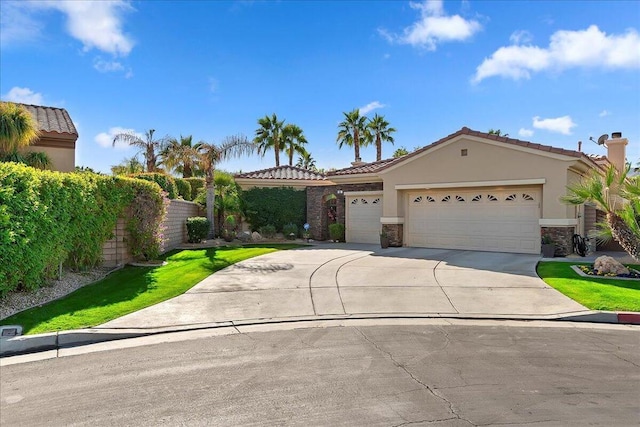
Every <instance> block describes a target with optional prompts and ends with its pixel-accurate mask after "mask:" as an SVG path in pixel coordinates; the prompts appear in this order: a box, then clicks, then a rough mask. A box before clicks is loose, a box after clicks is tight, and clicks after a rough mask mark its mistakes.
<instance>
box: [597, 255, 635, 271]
mask: <svg viewBox="0 0 640 427" xmlns="http://www.w3.org/2000/svg"><path fill="white" fill-rule="evenodd" d="M593 268H594V269H595V270H598V273H599V274H609V273H612V274H615V275H616V276H617V275H620V274H629V269H627V268H626V267H625V266H624V265H622V264H621V263H620V262H618V261H616V260H615V259H614V258H612V257H610V256H606V255H603V256H601V257H598V258H596V260H595V262H594V263H593Z"/></svg>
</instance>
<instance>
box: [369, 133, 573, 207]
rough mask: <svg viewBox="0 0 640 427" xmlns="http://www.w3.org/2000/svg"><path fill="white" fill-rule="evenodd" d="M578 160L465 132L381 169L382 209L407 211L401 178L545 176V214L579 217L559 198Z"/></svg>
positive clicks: (460, 179) (467, 179) (477, 179)
mask: <svg viewBox="0 0 640 427" xmlns="http://www.w3.org/2000/svg"><path fill="white" fill-rule="evenodd" d="M497 144H500V145H497ZM512 147H513V148H512ZM462 149H466V150H467V155H466V156H462V155H461V150H462ZM577 162H579V160H578V159H576V158H574V157H569V156H563V155H558V154H551V153H546V152H543V151H540V150H536V149H526V148H524V149H523V148H520V147H517V146H506V144H504V143H495V142H485V140H482V139H480V138H475V137H470V136H467V135H465V136H462V137H459V138H456V139H453V140H451V141H448V142H447V143H444V144H442V145H441V146H437V147H434V148H433V149H431V150H428V151H426V152H425V153H422V154H421V155H418V156H416V157H415V158H414V159H412V160H410V161H408V162H407V163H404V164H401V165H400V166H396V167H395V168H391V169H390V170H388V171H383V172H382V173H381V174H380V175H381V177H382V178H383V180H384V207H383V215H384V217H404V215H405V212H404V209H405V205H406V203H405V200H404V194H405V193H406V191H396V189H395V186H396V185H398V184H434V183H465V182H467V183H469V182H482V181H505V180H508V181H513V180H530V179H544V180H545V183H544V184H543V185H542V205H541V207H540V208H541V213H542V218H543V219H569V218H575V209H574V208H573V207H567V206H566V205H564V204H562V203H561V202H560V201H559V198H560V197H561V196H562V195H564V194H565V193H566V185H567V180H568V172H567V170H568V168H569V167H570V166H571V165H573V164H575V163H577Z"/></svg>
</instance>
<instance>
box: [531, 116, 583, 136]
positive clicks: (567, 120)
mask: <svg viewBox="0 0 640 427" xmlns="http://www.w3.org/2000/svg"><path fill="white" fill-rule="evenodd" d="M576 126H577V125H576V124H575V123H574V122H573V120H572V119H571V116H562V117H557V118H555V119H540V117H538V116H536V117H534V118H533V127H534V128H536V129H544V130H548V131H549V132H556V133H561V134H563V135H571V128H574V127H576Z"/></svg>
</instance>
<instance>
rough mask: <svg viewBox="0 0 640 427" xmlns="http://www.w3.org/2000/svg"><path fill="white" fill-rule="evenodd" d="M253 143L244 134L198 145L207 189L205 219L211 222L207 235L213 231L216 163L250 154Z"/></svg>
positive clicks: (210, 234)
mask: <svg viewBox="0 0 640 427" xmlns="http://www.w3.org/2000/svg"><path fill="white" fill-rule="evenodd" d="M254 149H255V145H254V144H253V143H252V142H250V141H249V140H248V139H247V138H246V137H245V136H244V135H236V136H231V137H227V138H225V140H224V141H223V142H222V144H219V145H218V144H210V143H206V142H203V143H201V145H200V149H199V152H200V165H201V167H202V170H203V171H204V175H205V185H206V191H207V199H206V200H207V201H206V204H207V219H208V220H209V222H210V224H211V229H210V230H209V237H212V236H213V233H214V231H215V230H214V226H213V223H214V213H213V207H214V202H215V181H214V179H215V175H214V172H215V168H216V165H217V164H218V163H220V162H221V161H223V160H226V159H229V158H232V157H240V156H243V155H246V154H252V153H253V150H254Z"/></svg>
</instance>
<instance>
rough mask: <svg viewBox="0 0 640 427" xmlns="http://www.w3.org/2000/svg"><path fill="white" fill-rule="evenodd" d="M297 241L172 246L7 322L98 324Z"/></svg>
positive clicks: (61, 326)
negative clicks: (159, 256) (153, 261)
mask: <svg viewBox="0 0 640 427" xmlns="http://www.w3.org/2000/svg"><path fill="white" fill-rule="evenodd" d="M298 247H301V246H300V245H295V244H274V245H246V246H242V247H227V248H211V249H200V250H183V251H179V252H176V251H174V252H170V253H169V254H167V255H166V256H165V260H166V261H167V265H164V266H161V267H131V266H127V267H125V268H123V269H122V270H118V271H116V272H114V273H112V274H110V275H109V276H107V277H106V278H104V279H103V280H101V281H99V282H96V283H93V284H91V285H87V286H85V287H83V288H80V289H78V290H77V291H75V292H73V293H71V294H69V295H67V296H65V297H64V298H61V299H59V300H56V301H52V302H50V303H48V304H45V305H43V306H40V307H34V308H31V309H29V310H25V311H22V312H20V313H16V314H14V315H13V316H10V317H8V318H6V319H4V320H2V322H1V323H2V324H3V325H15V324H18V325H22V326H23V333H24V334H39V333H44V332H54V331H64V330H70V329H78V328H87V327H92V326H97V325H100V324H102V323H105V322H108V321H109V320H113V319H116V318H118V317H121V316H124V315H125V314H129V313H133V312H134V311H138V310H140V309H143V308H145V307H149V306H151V305H154V304H157V303H159V302H162V301H166V300H168V299H170V298H173V297H176V296H178V295H181V294H183V293H184V292H186V291H187V290H189V289H191V288H192V287H193V286H194V285H195V284H197V283H198V282H200V281H201V280H202V279H204V278H205V277H207V276H209V275H210V274H212V273H214V272H216V271H218V270H221V269H223V268H225V267H228V266H229V265H232V264H235V263H237V262H240V261H243V260H246V259H249V258H253V257H255V256H258V255H263V254H267V253H270V252H275V251H277V250H280V249H292V248H298Z"/></svg>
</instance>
